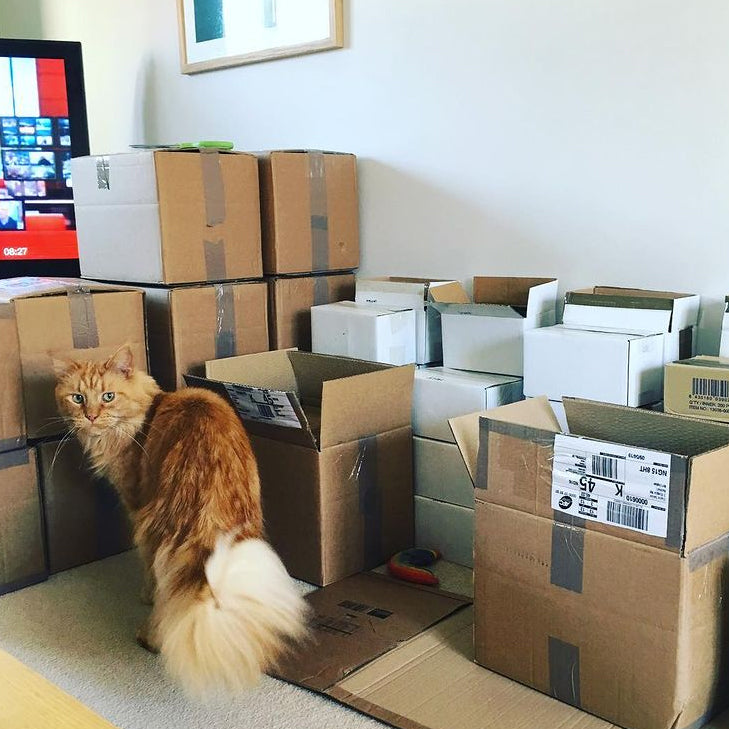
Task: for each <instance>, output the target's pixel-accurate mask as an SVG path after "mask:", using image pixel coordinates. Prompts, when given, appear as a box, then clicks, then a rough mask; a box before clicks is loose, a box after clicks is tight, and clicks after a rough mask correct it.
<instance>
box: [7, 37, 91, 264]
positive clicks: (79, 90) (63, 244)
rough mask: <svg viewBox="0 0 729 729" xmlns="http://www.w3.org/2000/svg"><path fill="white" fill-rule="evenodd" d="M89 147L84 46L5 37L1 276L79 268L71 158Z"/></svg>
mask: <svg viewBox="0 0 729 729" xmlns="http://www.w3.org/2000/svg"><path fill="white" fill-rule="evenodd" d="M88 153H89V137H88V126H87V121H86V99H85V95H84V81H83V65H82V60H81V45H80V44H79V43H72V42H65V41H37V40H18V39H2V38H0V278H6V277H9V276H22V275H41V276H78V275H79V267H78V245H77V241H76V218H75V215H74V209H73V181H72V179H71V157H78V156H81V155H86V154H88Z"/></svg>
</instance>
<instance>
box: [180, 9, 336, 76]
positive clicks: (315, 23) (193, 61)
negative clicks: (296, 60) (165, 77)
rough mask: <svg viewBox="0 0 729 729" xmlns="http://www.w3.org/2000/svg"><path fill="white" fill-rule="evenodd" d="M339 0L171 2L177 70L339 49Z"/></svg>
mask: <svg viewBox="0 0 729 729" xmlns="http://www.w3.org/2000/svg"><path fill="white" fill-rule="evenodd" d="M342 1H343V0H177V14H178V25H179V32H180V61H181V65H182V72H183V73H198V72H200V71H209V70H212V69H214V68H224V67H226V66H238V65H241V64H244V63H258V62H260V61H268V60H270V59H273V58H284V57H286V56H298V55H301V54H304V53H315V52H317V51H327V50H330V49H332V48H341V47H342V45H343V37H342V36H343V30H342Z"/></svg>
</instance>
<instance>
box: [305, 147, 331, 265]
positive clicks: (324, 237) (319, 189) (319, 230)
mask: <svg viewBox="0 0 729 729" xmlns="http://www.w3.org/2000/svg"><path fill="white" fill-rule="evenodd" d="M308 158H309V217H310V222H311V270H312V271H326V270H327V269H328V268H329V215H328V212H327V179H326V169H325V165H324V153H323V152H319V151H311V152H309V153H308Z"/></svg>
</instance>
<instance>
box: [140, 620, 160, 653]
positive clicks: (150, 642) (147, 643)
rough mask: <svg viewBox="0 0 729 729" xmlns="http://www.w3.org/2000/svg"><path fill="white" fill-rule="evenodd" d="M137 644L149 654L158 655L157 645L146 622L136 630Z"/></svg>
mask: <svg viewBox="0 0 729 729" xmlns="http://www.w3.org/2000/svg"><path fill="white" fill-rule="evenodd" d="M137 644H138V645H140V646H141V647H142V648H144V650H146V651H149V652H150V653H154V654H155V655H156V654H157V653H159V645H158V644H157V641H156V640H155V637H154V636H153V635H152V633H151V631H150V630H149V621H147V620H145V621H144V623H142V625H141V626H140V627H139V630H137Z"/></svg>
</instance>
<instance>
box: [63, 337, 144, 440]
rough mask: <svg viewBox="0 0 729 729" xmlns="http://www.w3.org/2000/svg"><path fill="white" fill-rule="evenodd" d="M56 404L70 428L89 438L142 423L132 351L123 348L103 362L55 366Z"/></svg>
mask: <svg viewBox="0 0 729 729" xmlns="http://www.w3.org/2000/svg"><path fill="white" fill-rule="evenodd" d="M56 369H57V372H58V382H57V384H56V401H57V403H58V409H59V411H60V413H61V414H62V415H64V416H65V417H67V418H68V420H69V421H70V423H71V426H72V428H73V429H74V430H75V431H76V432H78V433H83V434H85V435H88V436H92V437H93V436H99V435H102V434H103V433H105V432H109V431H116V432H121V433H129V432H131V431H133V430H136V429H137V427H138V426H139V424H140V423H141V422H142V421H143V419H144V415H145V411H146V408H147V406H148V404H149V403H148V400H147V399H146V398H144V397H143V395H144V392H143V390H142V388H140V383H139V381H138V378H137V377H136V376H135V375H136V372H135V370H134V366H133V358H132V352H131V350H130V349H129V347H126V346H125V347H122V348H121V349H120V350H119V351H118V352H117V353H116V354H114V355H113V356H112V357H110V358H109V359H108V360H107V361H106V362H64V363H59V364H58V365H57V367H56Z"/></svg>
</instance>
